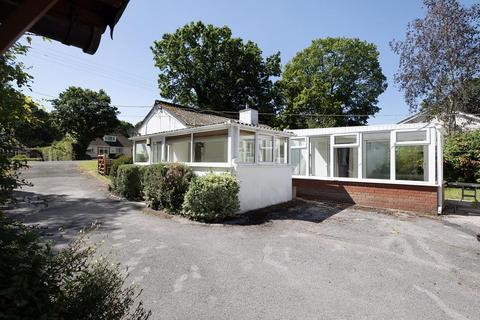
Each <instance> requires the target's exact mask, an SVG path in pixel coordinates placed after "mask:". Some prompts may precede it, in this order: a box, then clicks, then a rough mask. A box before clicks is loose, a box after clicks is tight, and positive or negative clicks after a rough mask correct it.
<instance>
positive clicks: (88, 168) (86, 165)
mask: <svg viewBox="0 0 480 320" xmlns="http://www.w3.org/2000/svg"><path fill="white" fill-rule="evenodd" d="M79 167H80V170H82V171H83V172H87V173H89V174H90V175H92V176H94V177H95V178H97V179H100V180H102V181H104V182H110V177H109V176H102V175H100V174H98V172H97V160H96V159H95V160H84V161H81V162H80V163H79Z"/></svg>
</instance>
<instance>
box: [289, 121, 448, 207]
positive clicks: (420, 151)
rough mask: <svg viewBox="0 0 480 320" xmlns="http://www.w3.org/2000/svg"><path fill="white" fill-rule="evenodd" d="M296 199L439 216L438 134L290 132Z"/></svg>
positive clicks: (416, 128)
mask: <svg viewBox="0 0 480 320" xmlns="http://www.w3.org/2000/svg"><path fill="white" fill-rule="evenodd" d="M289 132H291V133H293V134H294V135H295V136H294V137H292V138H291V139H290V159H291V165H292V170H293V186H294V189H295V190H296V193H297V195H300V196H305V197H315V198H321V199H326V200H336V201H342V202H350V203H355V204H358V205H364V206H369V207H376V208H389V209H399V210H408V211H416V212H424V213H440V212H441V210H442V208H443V165H442V164H443V158H442V140H443V136H442V131H441V129H440V128H439V127H437V126H435V125H432V124H422V123H417V124H400V125H372V126H358V127H336V128H315V129H301V130H290V131H289Z"/></svg>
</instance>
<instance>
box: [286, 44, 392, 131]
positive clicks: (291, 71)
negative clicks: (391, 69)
mask: <svg viewBox="0 0 480 320" xmlns="http://www.w3.org/2000/svg"><path fill="white" fill-rule="evenodd" d="M378 56H379V53H378V51H377V48H376V46H375V45H374V44H371V43H367V42H365V41H361V40H359V39H348V38H325V39H316V40H314V41H312V44H311V45H310V46H309V47H308V48H306V49H304V50H302V51H300V52H298V53H297V54H296V56H295V57H294V58H293V59H292V60H291V61H290V62H288V63H287V65H286V66H285V71H284V72H283V76H282V79H281V80H280V81H279V83H278V85H279V88H280V91H281V92H282V97H283V100H284V101H283V103H284V104H285V106H284V108H283V110H282V112H281V114H280V118H281V120H280V122H281V124H282V126H283V127H287V128H291V129H295V128H305V127H336V126H350V125H363V124H366V123H367V120H368V117H369V116H372V115H374V114H375V113H377V112H378V111H379V110H380V108H379V107H378V106H377V103H378V96H379V95H380V94H381V93H382V92H384V91H385V89H386V88H387V82H386V78H385V76H384V75H383V73H382V69H381V67H380V63H379V61H378ZM309 114H310V115H315V116H308V115H309ZM321 115H325V116H321ZM328 115H336V116H328ZM356 115H362V116H356Z"/></svg>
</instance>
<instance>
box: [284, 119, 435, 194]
mask: <svg viewBox="0 0 480 320" xmlns="http://www.w3.org/2000/svg"><path fill="white" fill-rule="evenodd" d="M289 132H292V133H294V134H295V137H292V138H291V140H292V139H295V140H296V139H299V138H304V139H305V141H306V142H305V146H304V147H300V146H293V145H292V143H290V145H291V146H292V147H291V149H298V148H306V151H307V152H306V153H307V159H306V174H305V175H298V174H296V175H295V174H294V175H293V176H292V177H293V178H299V179H314V180H332V181H357V182H371V183H390V184H403V185H425V186H441V185H443V165H437V164H443V131H442V129H441V128H440V127H439V126H436V125H432V124H425V123H418V124H397V125H371V126H357V127H334V128H315V129H299V130H289ZM402 132H412V133H418V132H425V133H426V139H425V140H422V141H397V133H402ZM367 133H386V134H389V140H390V163H389V164H390V178H389V179H372V178H365V177H364V176H363V175H364V170H363V165H364V163H363V161H364V157H363V152H364V150H363V149H364V139H363V135H364V134H367ZM340 136H355V137H356V143H352V144H335V137H340ZM319 137H328V138H329V141H330V143H329V164H328V165H329V170H328V176H324V177H320V176H314V175H312V174H311V173H312V144H311V140H312V139H313V138H319ZM420 145H423V146H427V150H428V152H427V159H428V162H427V163H426V164H427V169H428V170H427V172H425V173H424V174H426V175H427V177H428V179H427V181H417V180H397V179H395V176H396V167H395V164H396V152H395V150H396V147H399V146H420ZM348 147H355V148H357V152H358V155H357V177H355V178H353V177H352V178H350V177H336V176H334V172H335V171H334V165H335V161H334V149H336V148H348ZM290 152H291V150H290ZM289 158H290V159H291V154H290V155H289Z"/></svg>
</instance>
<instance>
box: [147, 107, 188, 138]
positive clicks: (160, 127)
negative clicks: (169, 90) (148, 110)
mask: <svg viewBox="0 0 480 320" xmlns="http://www.w3.org/2000/svg"><path fill="white" fill-rule="evenodd" d="M184 128H186V126H184V125H183V124H182V123H181V122H180V121H178V120H177V119H175V118H174V117H172V116H171V115H170V114H169V113H168V112H166V111H165V110H163V109H160V110H156V111H155V112H152V114H151V115H150V117H148V118H147V119H146V120H145V122H144V123H143V125H142V126H141V127H140V129H138V133H139V134H140V135H146V134H152V133H157V132H163V131H170V130H178V129H184Z"/></svg>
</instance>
